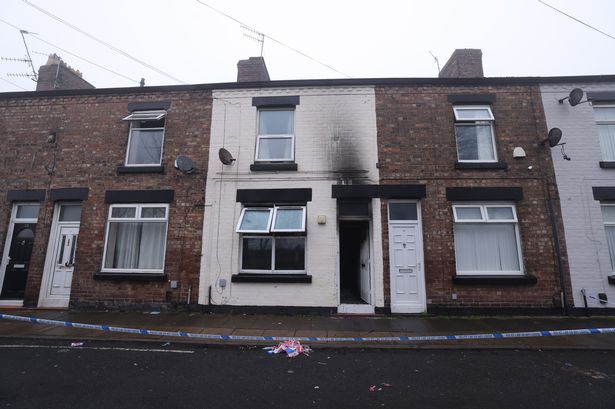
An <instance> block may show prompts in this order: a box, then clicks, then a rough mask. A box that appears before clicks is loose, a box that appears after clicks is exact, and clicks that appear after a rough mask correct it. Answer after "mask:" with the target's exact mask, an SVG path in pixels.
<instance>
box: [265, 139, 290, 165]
mask: <svg viewBox="0 0 615 409" xmlns="http://www.w3.org/2000/svg"><path fill="white" fill-rule="evenodd" d="M292 147H293V139H292V137H285V138H260V140H259V144H258V159H261V160H267V159H287V160H290V159H292Z"/></svg>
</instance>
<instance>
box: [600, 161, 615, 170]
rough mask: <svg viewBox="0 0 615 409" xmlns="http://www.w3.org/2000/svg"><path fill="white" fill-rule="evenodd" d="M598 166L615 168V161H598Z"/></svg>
mask: <svg viewBox="0 0 615 409" xmlns="http://www.w3.org/2000/svg"><path fill="white" fill-rule="evenodd" d="M600 167H601V168H602V169H615V161H608V162H607V161H600Z"/></svg>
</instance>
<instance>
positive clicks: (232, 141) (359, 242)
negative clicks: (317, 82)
mask: <svg viewBox="0 0 615 409" xmlns="http://www.w3.org/2000/svg"><path fill="white" fill-rule="evenodd" d="M213 101H214V102H213V112H212V125H211V140H210V153H209V167H208V171H207V186H206V197H205V219H204V225H203V234H204V236H203V255H202V261H201V271H200V290H199V303H200V304H203V305H211V306H227V307H233V306H249V307H252V306H260V307H326V308H329V309H332V310H335V309H337V311H338V312H350V313H353V312H355V313H373V312H374V309H375V308H377V307H384V290H383V261H382V260H383V255H382V231H381V225H382V224H381V220H380V217H381V212H380V199H378V198H373V199H370V200H369V201H352V200H347V201H340V200H338V199H335V198H333V195H332V186H333V185H357V184H372V185H373V184H378V181H379V173H378V169H377V162H378V157H377V152H378V150H377V145H376V112H375V95H374V88H373V87H371V86H347V87H344V86H327V87H288V88H275V87H267V88H259V89H245V88H244V89H226V90H225V89H222V90H220V89H219V90H214V91H213ZM221 148H224V149H225V150H226V151H228V153H230V154H231V155H232V159H234V160H232V159H230V158H229V157H226V158H224V159H225V160H224V161H225V162H227V163H229V164H224V163H222V160H221V159H220V156H219V155H220V149H221Z"/></svg>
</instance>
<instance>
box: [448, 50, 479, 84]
mask: <svg viewBox="0 0 615 409" xmlns="http://www.w3.org/2000/svg"><path fill="white" fill-rule="evenodd" d="M438 76H439V77H440V78H482V77H484V74H483V52H482V51H481V50H480V49H478V48H458V49H456V50H455V51H454V52H453V54H452V55H451V58H449V59H448V61H447V62H446V64H444V67H442V70H440V74H439V75H438Z"/></svg>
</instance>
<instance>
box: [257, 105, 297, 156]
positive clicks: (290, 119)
mask: <svg viewBox="0 0 615 409" xmlns="http://www.w3.org/2000/svg"><path fill="white" fill-rule="evenodd" d="M294 117H295V111H294V109H261V110H259V111H258V136H257V139H256V157H255V160H256V161H261V162H282V161H284V162H291V161H294V160H295V135H294V127H295V124H294Z"/></svg>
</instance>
